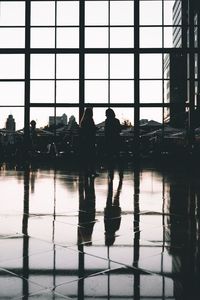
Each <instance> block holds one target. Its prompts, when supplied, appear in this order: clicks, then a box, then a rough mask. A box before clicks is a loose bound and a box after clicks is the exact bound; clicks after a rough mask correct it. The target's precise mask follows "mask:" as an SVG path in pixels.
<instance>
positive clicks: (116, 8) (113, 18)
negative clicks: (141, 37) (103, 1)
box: [110, 1, 134, 26]
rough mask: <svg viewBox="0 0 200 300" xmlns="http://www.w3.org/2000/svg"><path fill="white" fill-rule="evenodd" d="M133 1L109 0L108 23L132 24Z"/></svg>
mask: <svg viewBox="0 0 200 300" xmlns="http://www.w3.org/2000/svg"><path fill="white" fill-rule="evenodd" d="M133 5H134V2H133V1H111V2H110V25H132V26H133V15H134V11H133V8H134V7H133Z"/></svg>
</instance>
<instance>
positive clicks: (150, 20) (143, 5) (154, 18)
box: [140, 1, 162, 25]
mask: <svg viewBox="0 0 200 300" xmlns="http://www.w3.org/2000/svg"><path fill="white" fill-rule="evenodd" d="M161 24H162V1H140V25H161Z"/></svg>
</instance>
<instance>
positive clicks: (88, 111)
mask: <svg viewBox="0 0 200 300" xmlns="http://www.w3.org/2000/svg"><path fill="white" fill-rule="evenodd" d="M92 117H93V109H92V107H87V108H86V109H85V111H84V113H83V116H82V118H81V122H80V124H81V123H82V122H83V120H89V119H92Z"/></svg>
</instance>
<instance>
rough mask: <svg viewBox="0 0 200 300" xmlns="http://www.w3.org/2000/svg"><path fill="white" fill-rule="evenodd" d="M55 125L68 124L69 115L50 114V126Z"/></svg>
mask: <svg viewBox="0 0 200 300" xmlns="http://www.w3.org/2000/svg"><path fill="white" fill-rule="evenodd" d="M53 125H56V126H57V125H63V126H65V125H67V115H66V114H63V115H62V116H56V117H54V116H50V117H49V126H53Z"/></svg>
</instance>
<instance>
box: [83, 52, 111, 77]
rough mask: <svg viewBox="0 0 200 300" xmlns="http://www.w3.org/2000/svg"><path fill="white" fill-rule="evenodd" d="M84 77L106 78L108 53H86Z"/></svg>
mask: <svg viewBox="0 0 200 300" xmlns="http://www.w3.org/2000/svg"><path fill="white" fill-rule="evenodd" d="M85 78H88V79H89V78H94V79H103V78H108V55H107V54H86V55H85Z"/></svg>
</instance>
